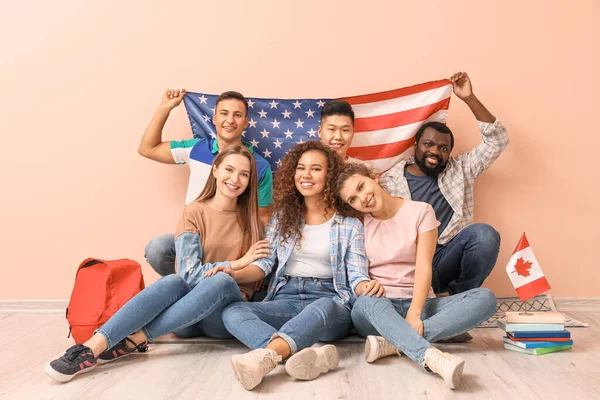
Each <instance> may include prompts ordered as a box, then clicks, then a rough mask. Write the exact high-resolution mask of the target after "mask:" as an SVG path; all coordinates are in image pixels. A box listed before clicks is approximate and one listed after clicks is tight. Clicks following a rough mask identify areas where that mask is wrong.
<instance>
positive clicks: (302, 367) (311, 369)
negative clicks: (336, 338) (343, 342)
mask: <svg viewBox="0 0 600 400" xmlns="http://www.w3.org/2000/svg"><path fill="white" fill-rule="evenodd" d="M339 364H340V356H339V355H338V351H337V349H336V348H335V346H334V345H332V344H327V345H325V346H322V347H316V348H314V349H313V348H308V349H304V350H301V351H299V352H298V353H296V354H294V355H293V356H291V357H290V359H289V360H288V361H287V362H286V363H285V370H286V371H287V373H288V374H290V375H291V376H292V377H294V378H296V379H300V380H303V381H310V380H313V379H315V378H316V377H317V376H319V375H321V374H322V373H324V372H327V371H329V370H331V369H335V368H337V367H338V365H339Z"/></svg>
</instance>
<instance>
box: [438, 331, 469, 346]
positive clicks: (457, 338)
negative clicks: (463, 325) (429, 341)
mask: <svg viewBox="0 0 600 400" xmlns="http://www.w3.org/2000/svg"><path fill="white" fill-rule="evenodd" d="M470 340H473V336H471V335H470V334H469V332H463V333H459V334H458V335H454V336H451V337H449V338H446V339H442V340H438V341H437V342H436V343H441V344H447V343H465V342H468V341H470Z"/></svg>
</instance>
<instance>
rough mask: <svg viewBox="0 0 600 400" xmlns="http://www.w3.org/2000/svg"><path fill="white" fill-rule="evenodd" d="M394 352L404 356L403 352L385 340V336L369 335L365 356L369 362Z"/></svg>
mask: <svg viewBox="0 0 600 400" xmlns="http://www.w3.org/2000/svg"><path fill="white" fill-rule="evenodd" d="M394 354H396V355H398V356H402V352H401V351H400V350H399V349H397V348H395V347H394V346H393V345H392V344H390V343H389V342H388V341H387V340H385V338H384V337H383V336H373V335H369V336H367V341H366V342H365V358H366V359H367V362H368V363H372V362H373V361H375V360H379V359H380V358H383V357H387V356H391V355H394Z"/></svg>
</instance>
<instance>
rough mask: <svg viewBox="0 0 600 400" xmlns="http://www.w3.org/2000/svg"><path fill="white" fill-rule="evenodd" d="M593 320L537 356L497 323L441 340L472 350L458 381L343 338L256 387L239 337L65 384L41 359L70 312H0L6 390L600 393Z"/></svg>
mask: <svg viewBox="0 0 600 400" xmlns="http://www.w3.org/2000/svg"><path fill="white" fill-rule="evenodd" d="M569 314H570V315H571V316H573V317H574V318H577V319H580V320H582V321H585V322H588V323H589V324H590V327H589V328H572V329H571V332H572V335H573V337H574V340H575V346H574V348H573V349H572V350H571V351H567V352H562V353H555V354H549V355H544V356H539V357H534V356H529V355H526V354H520V353H514V352H510V351H508V350H504V349H503V348H502V331H501V330H500V329H475V330H473V331H471V333H472V334H473V336H474V340H473V341H471V342H470V343H466V344H454V345H444V346H442V345H440V346H439V347H440V348H442V349H443V350H446V351H450V352H453V353H455V354H458V355H460V356H461V357H463V358H464V359H465V360H466V365H465V371H464V375H463V381H462V385H461V387H460V388H459V390H455V391H451V390H449V389H447V388H446V387H445V385H444V383H443V381H442V380H441V379H438V378H437V377H436V376H434V375H431V374H428V373H426V372H424V371H423V370H421V369H420V368H418V367H417V366H416V365H415V364H414V363H413V362H411V361H410V360H408V359H407V358H405V357H403V358H398V357H388V358H386V359H382V360H379V361H378V362H376V363H374V364H367V363H366V362H365V361H364V356H363V347H364V345H363V344H362V343H356V342H354V343H352V342H350V343H348V342H346V343H340V344H338V350H339V352H340V367H339V368H338V369H337V370H335V371H332V372H330V373H328V374H325V375H322V376H321V377H319V378H317V379H316V380H314V381H310V382H299V381H294V380H293V379H292V378H291V377H290V376H288V375H287V374H286V372H285V369H284V367H283V366H282V365H280V366H278V367H277V369H276V370H275V371H274V372H272V373H271V374H270V375H269V376H267V378H266V379H265V381H264V382H263V383H262V384H261V385H260V386H258V387H257V388H256V389H255V390H253V391H251V392H247V391H245V390H244V389H243V388H242V387H241V385H240V384H239V383H238V382H237V381H236V380H235V378H234V376H233V373H232V371H231V366H230V363H229V358H230V357H231V355H233V354H236V353H240V352H244V351H247V350H246V349H245V347H244V346H242V345H241V344H239V343H237V342H235V341H222V342H215V341H213V342H209V343H207V342H204V343H179V344H156V345H153V347H152V348H151V351H149V352H148V353H146V354H136V355H134V356H131V357H129V358H126V359H124V360H119V361H117V362H114V363H112V364H108V365H105V366H100V367H97V368H96V369H95V370H94V371H91V372H89V373H87V374H84V375H81V376H78V377H76V378H75V379H74V380H73V381H71V382H69V383H67V384H59V383H57V382H54V381H52V380H51V379H50V378H49V377H47V376H46V375H45V374H44V373H43V371H42V369H43V367H44V365H45V364H46V363H47V362H48V361H50V360H51V359H53V358H56V357H58V356H60V355H61V354H62V353H63V352H64V350H65V349H66V348H67V347H69V346H70V345H71V344H72V341H71V339H67V337H66V336H67V331H68V328H67V325H66V321H65V318H64V314H63V315H60V314H48V313H46V314H31V313H28V314H21V313H17V314H10V313H4V314H0V398H2V399H19V400H22V399H61V400H62V399H92V398H93V399H133V398H137V399H143V400H149V399H210V400H215V399H260V400H263V399H265V400H266V399H277V400H281V399H286V400H287V399H308V398H315V399H360V400H368V399H377V400H384V399H392V398H393V399H398V398H403V399H416V398H427V399H453V398H457V399H462V398H468V399H490V398H498V399H517V398H518V399H566V398H569V399H577V400H579V399H600V362H599V361H598V359H599V358H600V345H599V344H598V338H599V337H600V312H599V311H585V312H583V311H580V312H576V311H569Z"/></svg>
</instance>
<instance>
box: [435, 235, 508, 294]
mask: <svg viewBox="0 0 600 400" xmlns="http://www.w3.org/2000/svg"><path fill="white" fill-rule="evenodd" d="M499 251H500V234H499V233H498V232H496V230H495V229H494V228H492V227H491V226H490V225H487V224H473V225H469V226H467V227H466V228H464V229H463V230H462V231H460V232H459V233H458V235H456V236H455V237H454V238H453V239H452V240H451V241H450V242H448V243H447V244H446V245H444V246H440V245H438V246H437V248H436V249H435V254H434V256H433V276H432V279H431V286H432V287H433V291H434V292H435V293H444V292H450V294H456V293H462V292H466V291H467V290H470V289H475V288H478V287H480V286H481V284H482V283H483V281H484V280H485V278H487V277H488V275H489V274H490V273H491V272H492V269H494V266H495V265H496V260H497V259H498V252H499Z"/></svg>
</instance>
